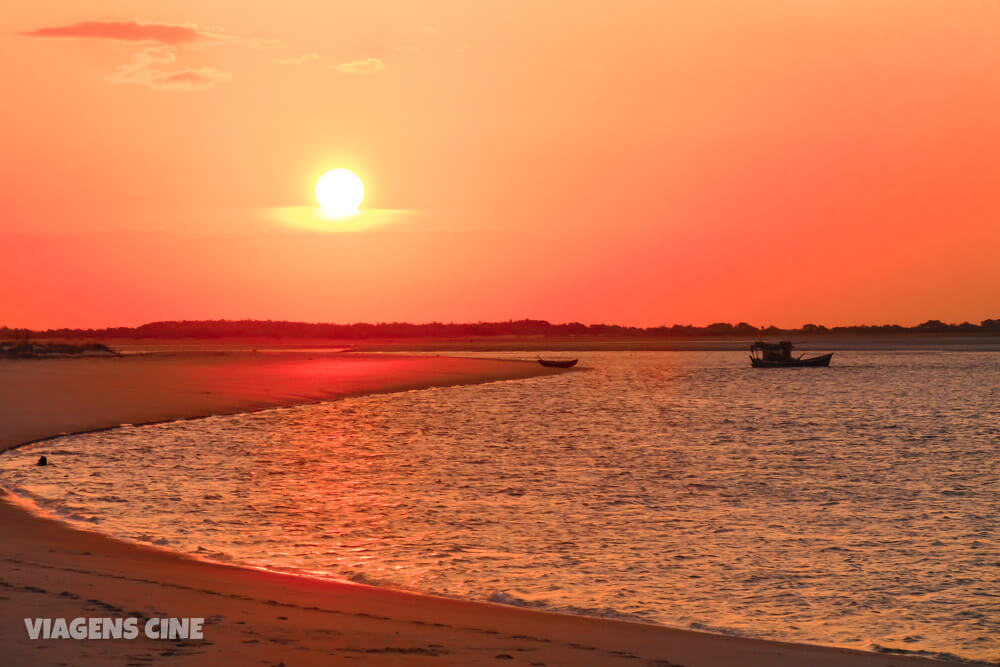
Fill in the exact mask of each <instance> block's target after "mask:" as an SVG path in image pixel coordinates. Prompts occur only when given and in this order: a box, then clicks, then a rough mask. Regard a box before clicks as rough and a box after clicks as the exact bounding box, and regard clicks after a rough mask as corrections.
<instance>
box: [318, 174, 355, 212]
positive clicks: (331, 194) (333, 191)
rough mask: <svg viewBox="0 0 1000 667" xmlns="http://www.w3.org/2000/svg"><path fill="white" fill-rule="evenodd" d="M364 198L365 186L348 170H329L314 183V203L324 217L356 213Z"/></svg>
mask: <svg viewBox="0 0 1000 667" xmlns="http://www.w3.org/2000/svg"><path fill="white" fill-rule="evenodd" d="M364 198H365V184H364V183H362V182H361V179H360V178H358V176H357V174H355V173H354V172H353V171H351V170H350V169H331V170H330V171H328V172H326V173H325V174H323V175H322V176H320V177H319V180H318V181H316V201H317V202H318V203H319V207H320V209H321V210H322V211H323V213H324V214H326V215H329V216H334V217H340V216H344V215H351V214H352V213H357V211H358V206H360V205H361V200H362V199H364Z"/></svg>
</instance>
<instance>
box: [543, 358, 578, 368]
mask: <svg viewBox="0 0 1000 667" xmlns="http://www.w3.org/2000/svg"><path fill="white" fill-rule="evenodd" d="M577 361H579V360H578V359H542V358H541V357H539V358H538V363H540V364H541V365H542V366H546V367H548V368H573V366H576V362H577Z"/></svg>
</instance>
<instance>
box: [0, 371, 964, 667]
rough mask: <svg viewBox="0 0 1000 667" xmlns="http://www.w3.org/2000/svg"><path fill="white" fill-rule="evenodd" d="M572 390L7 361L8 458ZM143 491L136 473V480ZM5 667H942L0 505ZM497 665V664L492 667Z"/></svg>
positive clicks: (459, 376)
mask: <svg viewBox="0 0 1000 667" xmlns="http://www.w3.org/2000/svg"><path fill="white" fill-rule="evenodd" d="M556 372H560V371H558V370H556V369H543V368H541V367H540V366H538V365H537V364H534V363H522V362H509V361H491V360H482V359H454V358H446V357H397V356H387V355H356V354H350V355H342V354H324V353H318V352H287V353H277V354H255V353H246V352H243V353H232V352H219V353H186V354H164V353H160V354H155V355H148V356H136V357H122V358H114V359H52V360H40V361H39V360H24V361H0V396H2V401H0V449H5V448H9V447H12V446H16V445H18V444H23V443H25V442H30V441H35V440H39V439H42V438H46V437H52V436H55V435H58V434H60V433H67V432H81V431H87V430H94V429H100V428H110V427H114V426H116V425H118V424H121V423H147V422H157V421H164V420H170V419H181V418H190V417H197V416H204V415H208V414H222V413H232V412H240V411H246V410H255V409H263V408H266V407H271V406H279V405H291V404H298V403H306V402H314V401H319V400H330V399H334V398H339V397H344V396H349V395H358V394H365V393H374V392H387V391H399V390H405V389H415V388H420V387H429V386H445V385H450V384H459V383H474V382H486V381H492V380H505V379H516V378H523V377H530V376H535V375H543V374H551V373H556ZM136 474H141V471H136ZM0 525H2V526H3V533H4V534H3V537H2V538H0V662H2V663H3V664H5V665H39V664H53V665H54V664H69V665H91V664H95V665H101V664H123V663H124V664H136V665H140V664H183V665H217V664H227V663H228V664H240V665H242V664H262V665H277V664H280V663H284V664H285V665H288V666H289V667H291V666H292V665H312V664H317V665H318V664H323V665H326V664H340V663H353V664H413V663H425V664H454V665H468V664H506V662H505V661H510V662H511V663H512V664H531V665H543V664H544V665H586V664H593V665H614V664H622V665H637V664H640V665H641V664H645V665H686V666H688V667H694V666H695V665H728V664H742V665H802V664H811V665H829V666H838V665H865V666H868V665H872V666H875V665H881V666H888V665H911V664H913V665H915V664H946V663H935V662H933V661H930V660H923V659H920V658H912V657H903V656H896V655H883V654H875V653H865V652H859V651H851V650H844V649H836V648H824V647H815V646H806V645H797V644H786V643H778V642H767V641H759V640H750V639H741V638H734V637H725V636H718V635H711V634H707V633H699V632H690V631H685V630H673V629H669V628H662V627H658V626H652V625H643V624H637V623H625V622H621V621H611V620H603V619H592V618H583V617H577V616H568V615H559V614H551V613H545V612H538V611H533V610H525V609H518V608H514V607H507V606H503V605H493V604H486V603H475V602H463V601H458V600H448V599H442V598H435V597H430V596H422V595H416V594H410V593H402V592H396V591H391V590H385V589H378V588H372V587H368V586H362V585H359V584H354V583H336V582H327V581H319V580H314V579H309V578H303V577H295V576H289V575H283V574H277V573H272V572H267V571H262V570H255V569H248V568H240V567H233V566H228V565H223V564H218V563H212V562H207V561H200V560H196V559H192V558H189V557H186V556H184V555H181V554H175V553H172V552H169V551H165V550H161V549H156V548H152V547H144V546H140V545H136V544H131V543H126V542H120V541H117V540H114V539H111V538H108V537H105V536H103V535H100V534H98V533H94V532H88V531H81V530H77V529H75V528H72V527H70V526H68V525H66V524H64V523H61V522H59V521H56V520H53V519H49V518H45V517H41V516H39V515H37V514H33V513H30V512H29V511H27V510H26V509H25V507H24V506H23V505H22V504H21V503H20V502H19V501H18V500H17V499H15V498H13V497H12V496H10V495H9V494H6V493H2V494H0ZM78 616H84V617H112V618H115V617H129V616H134V617H138V618H142V619H145V618H149V617H153V616H160V617H165V616H174V617H185V616H187V617H204V618H206V619H207V620H206V625H205V631H204V637H205V638H204V640H189V641H179V640H173V641H171V640H158V641H156V640H150V639H145V638H143V639H136V640H131V641H126V640H117V641H115V640H108V641H73V640H36V641H31V640H29V639H28V636H27V633H26V631H25V626H24V622H23V619H24V618H25V617H65V618H74V617H78ZM498 661H499V663H498Z"/></svg>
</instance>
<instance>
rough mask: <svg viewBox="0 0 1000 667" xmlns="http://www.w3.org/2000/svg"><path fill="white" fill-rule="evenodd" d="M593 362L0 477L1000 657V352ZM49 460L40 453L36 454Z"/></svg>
mask: <svg viewBox="0 0 1000 667" xmlns="http://www.w3.org/2000/svg"><path fill="white" fill-rule="evenodd" d="M492 356H503V355H492ZM508 356H515V355H508ZM581 359H582V360H581V363H580V366H581V367H582V369H581V370H580V371H577V372H572V373H568V374H564V375H559V376H551V377H543V378H536V379H531V380H522V381H513V382H502V383H493V384H486V385H478V386H467V387H452V388H445V389H429V390H423V391H411V392H406V393H399V394H388V395H379V396H370V397H363V398H354V399H348V400H343V401H339V402H334V403H326V404H320V405H311V406H304V407H298V408H290V409H277V410H268V411H264V412H259V413H255V414H248V415H238V416H230V417H213V418H208V419H200V420H194V421H186V422H179V423H173V424H168V425H161V426H150V427H126V428H122V429H118V430H115V431H107V432H103V433H96V434H90V435H82V436H73V437H67V438H63V439H60V440H55V441H49V442H45V443H40V444H38V445H34V446H31V447H27V448H23V449H20V450H17V451H15V452H11V453H8V454H6V455H4V456H0V483H2V484H3V485H4V486H6V487H7V488H10V489H12V490H14V491H16V492H18V493H21V494H23V495H27V496H29V497H31V498H32V499H34V500H35V501H36V502H37V503H39V504H40V505H42V506H43V507H46V508H49V509H50V510H53V511H56V512H58V513H60V514H62V515H63V516H65V517H67V518H69V519H71V520H75V521H83V522H88V523H91V524H93V525H96V527H97V528H98V529H100V530H104V531H107V532H110V533H112V534H115V535H118V536H122V537H127V538H130V539H134V540H141V541H148V542H152V543H154V544H160V545H164V546H168V547H171V548H174V549H178V550H181V551H186V552H193V553H200V554H203V555H206V556H209V557H213V558H220V559H224V560H232V561H237V562H245V563H253V564H257V565H266V566H271V567H276V568H282V569H291V570H294V571H305V572H310V573H313V574H320V575H323V576H332V577H338V578H349V579H352V580H356V581H363V582H368V583H377V584H383V585H389V586H395V587H400V588H406V589H413V590H419V591H427V592H433V593H438V594H444V595H449V596H457V597H463V598H472V599H490V600H493V601H498V602H506V603H511V604H522V605H533V606H534V605H537V606H539V607H544V608H549V609H555V610H563V611H573V612H577V613H588V614H600V615H609V616H621V617H626V618H632V619H638V620H645V621H649V622H656V623H664V624H669V625H674V626H681V627H690V628H699V629H706V630H712V631H720V632H727V633H734V634H741V635H747V636H755V637H767V638H775V639H783V640H789V641H806V642H815V643H823V644H836V645H842V646H851V647H857V648H868V649H874V650H885V649H901V650H907V651H921V652H923V651H926V652H930V653H934V654H943V655H945V656H946V657H947V656H950V657H956V656H957V657H965V658H978V659H987V660H1000V645H998V640H997V638H998V637H1000V547H998V542H997V529H998V504H1000V454H998V444H1000V406H998V401H1000V355H998V354H996V353H983V352H977V353H955V352H941V353H914V352H910V353H875V352H870V353H866V352H853V353H850V352H848V353H838V354H837V355H835V356H834V365H833V366H832V367H831V368H829V369H796V370H752V369H750V368H749V367H748V362H747V359H746V356H745V355H744V354H741V353H730V352H656V353H652V352H651V353H623V352H616V353H583V354H582V355H581ZM43 453H44V454H47V455H48V456H49V458H50V461H51V463H52V465H50V466H48V467H46V468H39V467H35V466H33V465H32V464H33V463H34V461H35V459H36V458H37V456H38V455H39V454H43Z"/></svg>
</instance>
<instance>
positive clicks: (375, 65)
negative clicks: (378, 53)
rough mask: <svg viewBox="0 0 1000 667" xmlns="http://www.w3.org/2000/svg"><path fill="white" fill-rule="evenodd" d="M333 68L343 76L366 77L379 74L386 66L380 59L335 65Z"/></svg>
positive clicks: (367, 59)
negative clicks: (366, 75)
mask: <svg viewBox="0 0 1000 667" xmlns="http://www.w3.org/2000/svg"><path fill="white" fill-rule="evenodd" d="M332 68H333V69H334V70H336V71H338V72H340V73H341V74H356V75H365V74H378V73H379V72H381V71H382V70H384V69H385V64H384V63H383V62H382V61H381V60H379V59H378V58H365V59H363V60H352V61H350V62H346V63H340V64H339V65H333V66H332Z"/></svg>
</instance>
